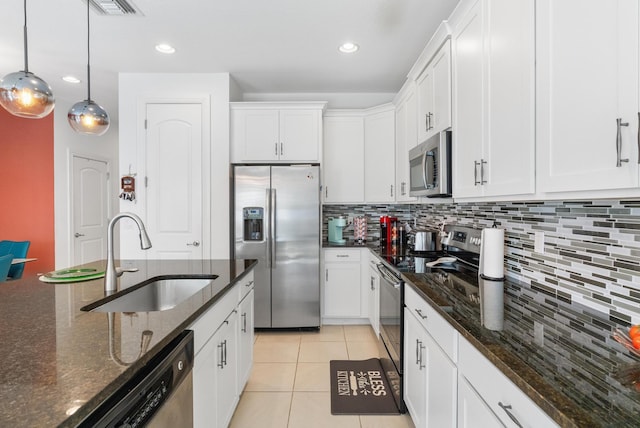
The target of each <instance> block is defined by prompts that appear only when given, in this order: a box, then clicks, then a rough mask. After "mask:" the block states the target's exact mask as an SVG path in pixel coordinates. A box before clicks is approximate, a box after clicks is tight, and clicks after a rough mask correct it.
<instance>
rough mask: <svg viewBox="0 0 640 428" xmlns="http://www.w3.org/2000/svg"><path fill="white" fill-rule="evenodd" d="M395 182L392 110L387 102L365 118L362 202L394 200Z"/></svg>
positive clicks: (372, 110) (393, 115)
mask: <svg viewBox="0 0 640 428" xmlns="http://www.w3.org/2000/svg"><path fill="white" fill-rule="evenodd" d="M395 182H396V170H395V112H394V108H393V105H392V104H386V105H383V106H380V107H377V108H375V109H370V110H368V111H367V114H366V115H365V117H364V198H365V201H366V202H395V197H396V189H395Z"/></svg>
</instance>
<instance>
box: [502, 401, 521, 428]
mask: <svg viewBox="0 0 640 428" xmlns="http://www.w3.org/2000/svg"><path fill="white" fill-rule="evenodd" d="M498 406H500V407H501V408H502V410H504V411H505V412H506V413H507V416H509V419H511V420H512V421H513V423H514V424H516V425H517V426H519V427H520V428H522V424H521V423H520V422H519V421H518V418H516V417H515V415H514V414H513V413H511V412H510V411H509V410H511V404H508V405H504V404H502V402H501V401H499V402H498Z"/></svg>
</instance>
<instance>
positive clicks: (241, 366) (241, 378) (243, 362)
mask: <svg viewBox="0 0 640 428" xmlns="http://www.w3.org/2000/svg"><path fill="white" fill-rule="evenodd" d="M253 293H254V291H253V288H252V289H251V291H249V294H247V295H246V296H245V298H244V299H243V300H242V301H241V302H240V305H239V306H238V314H239V318H238V391H237V392H238V395H240V394H242V390H243V389H244V385H245V384H246V383H247V381H248V380H249V375H251V367H252V366H253V342H254V335H253V330H254V318H253Z"/></svg>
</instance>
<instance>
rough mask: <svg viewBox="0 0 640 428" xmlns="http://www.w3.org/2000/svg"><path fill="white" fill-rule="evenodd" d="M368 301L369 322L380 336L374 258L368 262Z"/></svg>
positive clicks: (377, 287) (378, 299) (378, 298)
mask: <svg viewBox="0 0 640 428" xmlns="http://www.w3.org/2000/svg"><path fill="white" fill-rule="evenodd" d="M367 295H368V303H369V324H371V328H373V331H374V332H375V334H376V337H378V336H380V274H379V273H378V268H377V267H376V260H375V259H372V260H371V261H370V262H369V277H368V293H367Z"/></svg>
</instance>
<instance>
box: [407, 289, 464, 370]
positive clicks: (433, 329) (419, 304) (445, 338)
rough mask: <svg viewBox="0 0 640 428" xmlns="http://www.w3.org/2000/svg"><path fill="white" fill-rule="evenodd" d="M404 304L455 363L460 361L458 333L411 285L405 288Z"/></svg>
mask: <svg viewBox="0 0 640 428" xmlns="http://www.w3.org/2000/svg"><path fill="white" fill-rule="evenodd" d="M404 304H405V306H406V307H407V309H409V311H411V313H413V314H414V315H415V316H416V318H417V319H418V321H419V322H420V324H422V326H423V327H424V328H425V329H426V330H427V331H428V332H429V334H430V335H431V337H433V338H434V339H435V341H436V342H437V344H438V345H439V346H440V347H441V348H442V350H443V351H444V352H445V353H446V354H447V355H448V356H449V358H451V360H452V361H453V362H456V361H457V360H458V332H457V331H456V330H455V328H453V327H452V326H451V324H449V322H448V321H447V320H445V319H444V318H443V317H442V316H441V315H440V314H439V313H437V312H436V310H435V309H434V308H433V307H431V305H430V304H429V303H427V302H426V301H425V300H424V299H423V298H422V297H420V295H419V294H418V293H417V292H416V291H415V290H414V289H413V287H412V286H411V285H409V284H405V287H404Z"/></svg>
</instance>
